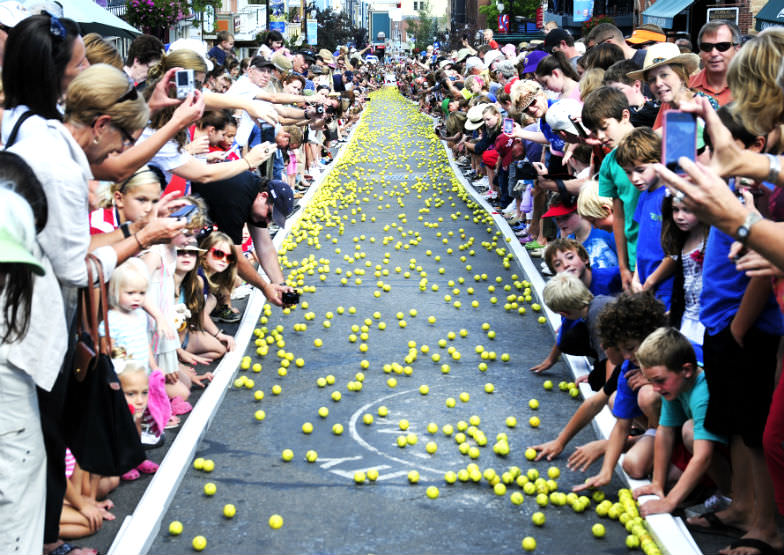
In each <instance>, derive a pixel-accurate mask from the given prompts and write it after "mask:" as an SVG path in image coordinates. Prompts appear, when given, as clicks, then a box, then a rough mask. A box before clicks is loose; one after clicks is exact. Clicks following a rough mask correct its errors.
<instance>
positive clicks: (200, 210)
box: [182, 195, 207, 231]
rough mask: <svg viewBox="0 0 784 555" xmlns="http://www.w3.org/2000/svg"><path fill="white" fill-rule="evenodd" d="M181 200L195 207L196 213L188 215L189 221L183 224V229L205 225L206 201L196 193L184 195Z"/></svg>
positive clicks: (198, 227)
mask: <svg viewBox="0 0 784 555" xmlns="http://www.w3.org/2000/svg"><path fill="white" fill-rule="evenodd" d="M182 200H184V201H185V202H187V203H188V204H192V205H193V206H195V207H196V213H195V214H193V215H192V216H190V221H189V222H188V223H187V224H186V225H185V229H187V230H189V231H196V230H198V229H201V228H203V227H204V226H206V225H207V203H206V202H204V199H203V198H201V197H200V196H196V195H185V196H184V197H182Z"/></svg>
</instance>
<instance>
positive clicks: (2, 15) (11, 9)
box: [0, 0, 30, 29]
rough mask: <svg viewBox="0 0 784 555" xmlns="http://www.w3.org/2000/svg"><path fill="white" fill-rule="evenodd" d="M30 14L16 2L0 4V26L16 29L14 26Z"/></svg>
mask: <svg viewBox="0 0 784 555" xmlns="http://www.w3.org/2000/svg"><path fill="white" fill-rule="evenodd" d="M29 15H30V14H29V13H28V11H27V9H26V8H25V7H24V6H23V5H22V4H20V3H19V2H17V1H16V0H7V1H4V2H0V26H1V27H8V28H9V29H10V28H12V27H16V24H17V23H19V22H20V21H22V20H23V19H25V18H26V17H27V16H29Z"/></svg>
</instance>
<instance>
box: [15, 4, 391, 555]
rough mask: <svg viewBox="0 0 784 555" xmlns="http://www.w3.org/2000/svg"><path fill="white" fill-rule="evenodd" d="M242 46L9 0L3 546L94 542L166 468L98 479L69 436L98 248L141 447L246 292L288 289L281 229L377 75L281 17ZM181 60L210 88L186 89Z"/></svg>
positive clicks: (110, 323)
mask: <svg viewBox="0 0 784 555" xmlns="http://www.w3.org/2000/svg"><path fill="white" fill-rule="evenodd" d="M232 43H233V37H231V35H228V34H226V33H220V34H219V36H218V40H217V41H216V43H215V46H214V47H213V48H212V49H209V50H208V47H207V45H205V44H204V43H202V42H200V41H197V40H192V39H187V40H180V41H176V42H175V43H172V44H170V45H167V47H164V45H163V44H162V43H161V41H159V40H158V39H157V38H155V37H153V36H148V35H141V36H139V37H138V38H136V39H135V40H134V41H133V43H132V44H131V45H130V48H129V50H128V53H127V55H126V57H125V60H123V59H122V57H121V56H120V55H119V53H118V52H117V50H116V49H115V47H114V46H113V45H112V43H110V42H108V41H107V40H105V39H104V38H102V37H101V36H99V35H96V34H89V35H85V36H82V34H81V33H80V29H79V26H78V24H77V23H75V22H73V21H71V20H69V19H66V18H64V17H62V14H58V13H50V12H39V13H29V12H27V11H26V9H25V8H24V6H23V5H22V4H20V3H19V2H15V1H4V2H1V3H0V56H1V57H0V62H1V63H2V95H0V102H1V106H2V109H1V110H0V118H2V119H1V123H0V145H2V148H3V151H2V152H0V197H2V199H1V200H0V210H2V216H1V217H0V256H1V257H2V258H0V307H1V308H2V310H1V311H0V313H1V314H2V317H1V318H0V337H2V343H1V344H0V397H1V398H2V404H3V418H2V419H0V420H2V425H0V453H2V454H3V456H2V459H3V466H4V469H5V470H4V471H3V472H2V473H0V537H2V539H0V551H2V552H3V553H41V552H43V553H47V554H50V553H51V554H56V555H61V554H65V553H73V554H74V555H78V554H82V555H84V554H90V553H95V550H92V549H89V548H82V547H78V546H76V545H74V544H71V543H69V542H68V540H72V539H77V538H81V537H85V536H88V535H91V534H93V533H95V532H96V531H97V530H98V529H99V528H100V527H101V525H102V523H103V522H104V520H106V519H113V518H114V515H113V514H112V507H113V504H112V502H111V501H110V500H109V498H108V497H107V495H108V494H109V492H110V491H112V490H113V489H114V488H117V487H119V486H120V484H121V483H122V482H124V481H132V480H136V479H138V478H139V477H140V476H141V475H142V474H152V473H155V472H156V470H157V468H158V465H157V464H156V463H154V462H152V461H151V460H143V461H142V462H140V464H137V465H135V466H134V467H133V468H127V469H124V472H123V473H122V474H121V475H119V476H99V475H96V474H92V473H89V472H87V471H85V469H83V468H81V467H80V464H79V460H78V457H76V456H75V454H74V453H72V452H71V451H70V450H68V449H67V447H68V445H67V444H66V437H65V433H66V432H65V429H66V425H67V423H68V422H69V421H70V420H71V419H72V418H73V416H74V415H73V414H70V413H69V412H67V411H66V409H65V407H66V398H67V397H68V393H69V389H70V387H71V385H72V384H73V383H74V381H73V380H74V379H75V377H74V370H73V365H74V344H75V337H76V334H75V331H76V326H77V322H78V321H79V319H80V314H77V313H78V312H79V310H78V307H79V304H78V303H77V297H78V293H79V291H80V289H83V288H86V287H90V286H92V285H93V284H92V283H88V281H89V279H91V278H88V275H94V274H93V272H92V270H95V269H97V268H95V267H94V266H93V265H92V264H91V263H90V262H88V261H87V258H86V257H87V255H88V253H89V254H91V255H94V257H95V260H97V262H96V264H99V265H100V267H101V269H102V271H103V275H104V276H105V279H106V282H107V284H108V301H107V304H108V307H107V308H108V314H107V316H106V318H105V320H104V321H102V322H101V323H100V334H101V336H105V337H110V338H111V351H112V359H113V365H114V370H115V372H116V374H117V377H118V378H119V384H120V386H121V388H122V390H123V393H124V394H125V398H126V399H127V402H128V407H129V410H130V413H131V414H132V417H131V418H132V419H133V422H134V423H135V425H136V428H137V432H138V434H139V437H140V442H141V444H143V445H144V448H145V449H154V448H156V447H159V446H160V445H162V444H163V437H164V431H165V430H167V429H174V428H177V427H178V426H179V425H180V423H181V421H180V418H181V417H182V415H185V414H187V413H188V412H189V411H190V410H191V409H192V406H191V404H190V403H189V402H188V398H189V396H190V394H191V390H192V388H193V387H203V386H204V385H206V383H207V382H208V381H209V380H210V379H211V374H210V373H209V372H204V371H203V368H204V367H205V366H207V365H210V364H212V363H214V362H216V361H218V360H219V359H220V358H221V357H223V355H224V354H225V353H226V352H227V351H230V350H232V349H234V348H235V344H234V339H233V337H232V336H231V334H230V333H227V332H224V330H223V329H222V328H221V324H224V323H235V322H238V321H239V320H240V318H241V314H240V313H239V309H238V308H237V307H235V306H233V305H232V300H235V301H236V300H237V299H241V298H243V297H244V296H247V295H248V293H249V290H250V288H251V287H256V288H258V289H260V290H261V291H262V292H263V294H264V295H265V296H266V298H267V300H268V301H269V302H270V303H272V304H274V305H278V306H283V304H284V303H283V294H284V293H286V292H289V291H291V289H290V288H289V287H288V286H287V285H286V283H285V279H284V275H283V273H282V271H281V268H280V265H279V262H278V256H277V252H276V250H275V246H274V244H273V242H272V237H273V235H274V233H276V231H277V230H278V229H279V228H281V227H283V226H284V225H285V222H286V218H287V217H288V216H289V215H290V214H291V213H292V212H293V211H294V210H296V209H297V208H298V199H299V198H301V197H302V196H303V194H304V192H305V191H306V190H307V188H308V187H310V186H311V184H312V183H313V182H314V180H315V179H316V178H317V177H318V175H319V172H322V171H324V170H325V169H326V167H327V165H328V164H329V163H330V161H331V156H332V154H331V153H332V152H334V150H335V147H336V146H338V145H339V143H341V142H344V141H345V138H344V137H345V134H346V133H347V131H348V129H349V128H350V127H351V126H352V125H353V124H354V122H356V120H357V119H358V117H359V113H360V111H361V109H362V105H363V103H364V101H365V95H366V92H367V91H369V90H372V89H374V88H376V87H378V86H379V82H378V80H377V79H376V76H375V72H374V71H371V70H370V69H369V68H368V67H367V66H366V65H365V64H364V62H363V60H362V57H361V53H357V52H356V51H354V52H351V51H350V50H349V49H347V48H344V49H341V50H339V51H338V52H335V53H333V52H330V51H328V50H326V49H321V50H316V51H312V50H300V51H296V52H290V51H289V50H287V49H285V48H283V44H282V37H280V36H279V35H276V34H275V33H269V35H268V37H267V40H266V41H265V43H264V46H262V48H260V49H259V52H258V54H257V55H255V56H254V57H252V58H250V59H247V60H241V61H240V60H236V58H235V57H234V55H233V53H232ZM33 68H35V69H33ZM183 70H190V71H192V75H193V78H194V79H193V80H194V86H193V88H192V89H191V90H189V91H186V93H187V96H185V97H184V98H182V96H183V95H180V97H179V98H178V94H177V90H176V89H177V86H176V84H177V83H176V81H175V75H176V74H177V72H179V71H183ZM199 367H201V369H202V370H201V371H197V368H199Z"/></svg>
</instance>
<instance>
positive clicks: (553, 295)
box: [542, 272, 593, 312]
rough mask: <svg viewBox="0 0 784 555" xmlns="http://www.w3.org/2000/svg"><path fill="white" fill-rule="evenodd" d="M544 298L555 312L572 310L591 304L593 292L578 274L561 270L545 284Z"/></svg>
mask: <svg viewBox="0 0 784 555" xmlns="http://www.w3.org/2000/svg"><path fill="white" fill-rule="evenodd" d="M542 299H543V300H544V302H545V304H546V305H547V306H548V307H549V308H550V310H552V311H553V312H572V311H576V310H582V309H583V308H585V307H586V306H588V305H589V304H591V301H592V300H593V293H591V292H590V291H589V290H588V288H587V287H586V286H585V284H584V283H583V282H582V280H581V279H580V278H578V277H577V276H576V275H574V274H570V273H569V272H561V273H560V274H556V275H555V276H553V277H552V278H550V281H548V282H547V284H546V285H545V286H544V290H542Z"/></svg>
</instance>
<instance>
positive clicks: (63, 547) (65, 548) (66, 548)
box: [48, 542, 98, 555]
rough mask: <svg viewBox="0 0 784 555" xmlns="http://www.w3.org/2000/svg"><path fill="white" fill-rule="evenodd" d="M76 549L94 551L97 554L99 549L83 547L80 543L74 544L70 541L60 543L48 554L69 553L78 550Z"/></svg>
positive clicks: (60, 554)
mask: <svg viewBox="0 0 784 555" xmlns="http://www.w3.org/2000/svg"><path fill="white" fill-rule="evenodd" d="M76 550H86V551H92V552H93V553H95V555H98V550H97V549H91V548H89V547H82V546H80V545H73V544H70V543H68V542H63V543H61V544H60V545H58V546H57V547H55V548H54V549H52V550H51V551H50V552H49V554H48V555H68V554H69V553H71V552H72V551H76Z"/></svg>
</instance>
